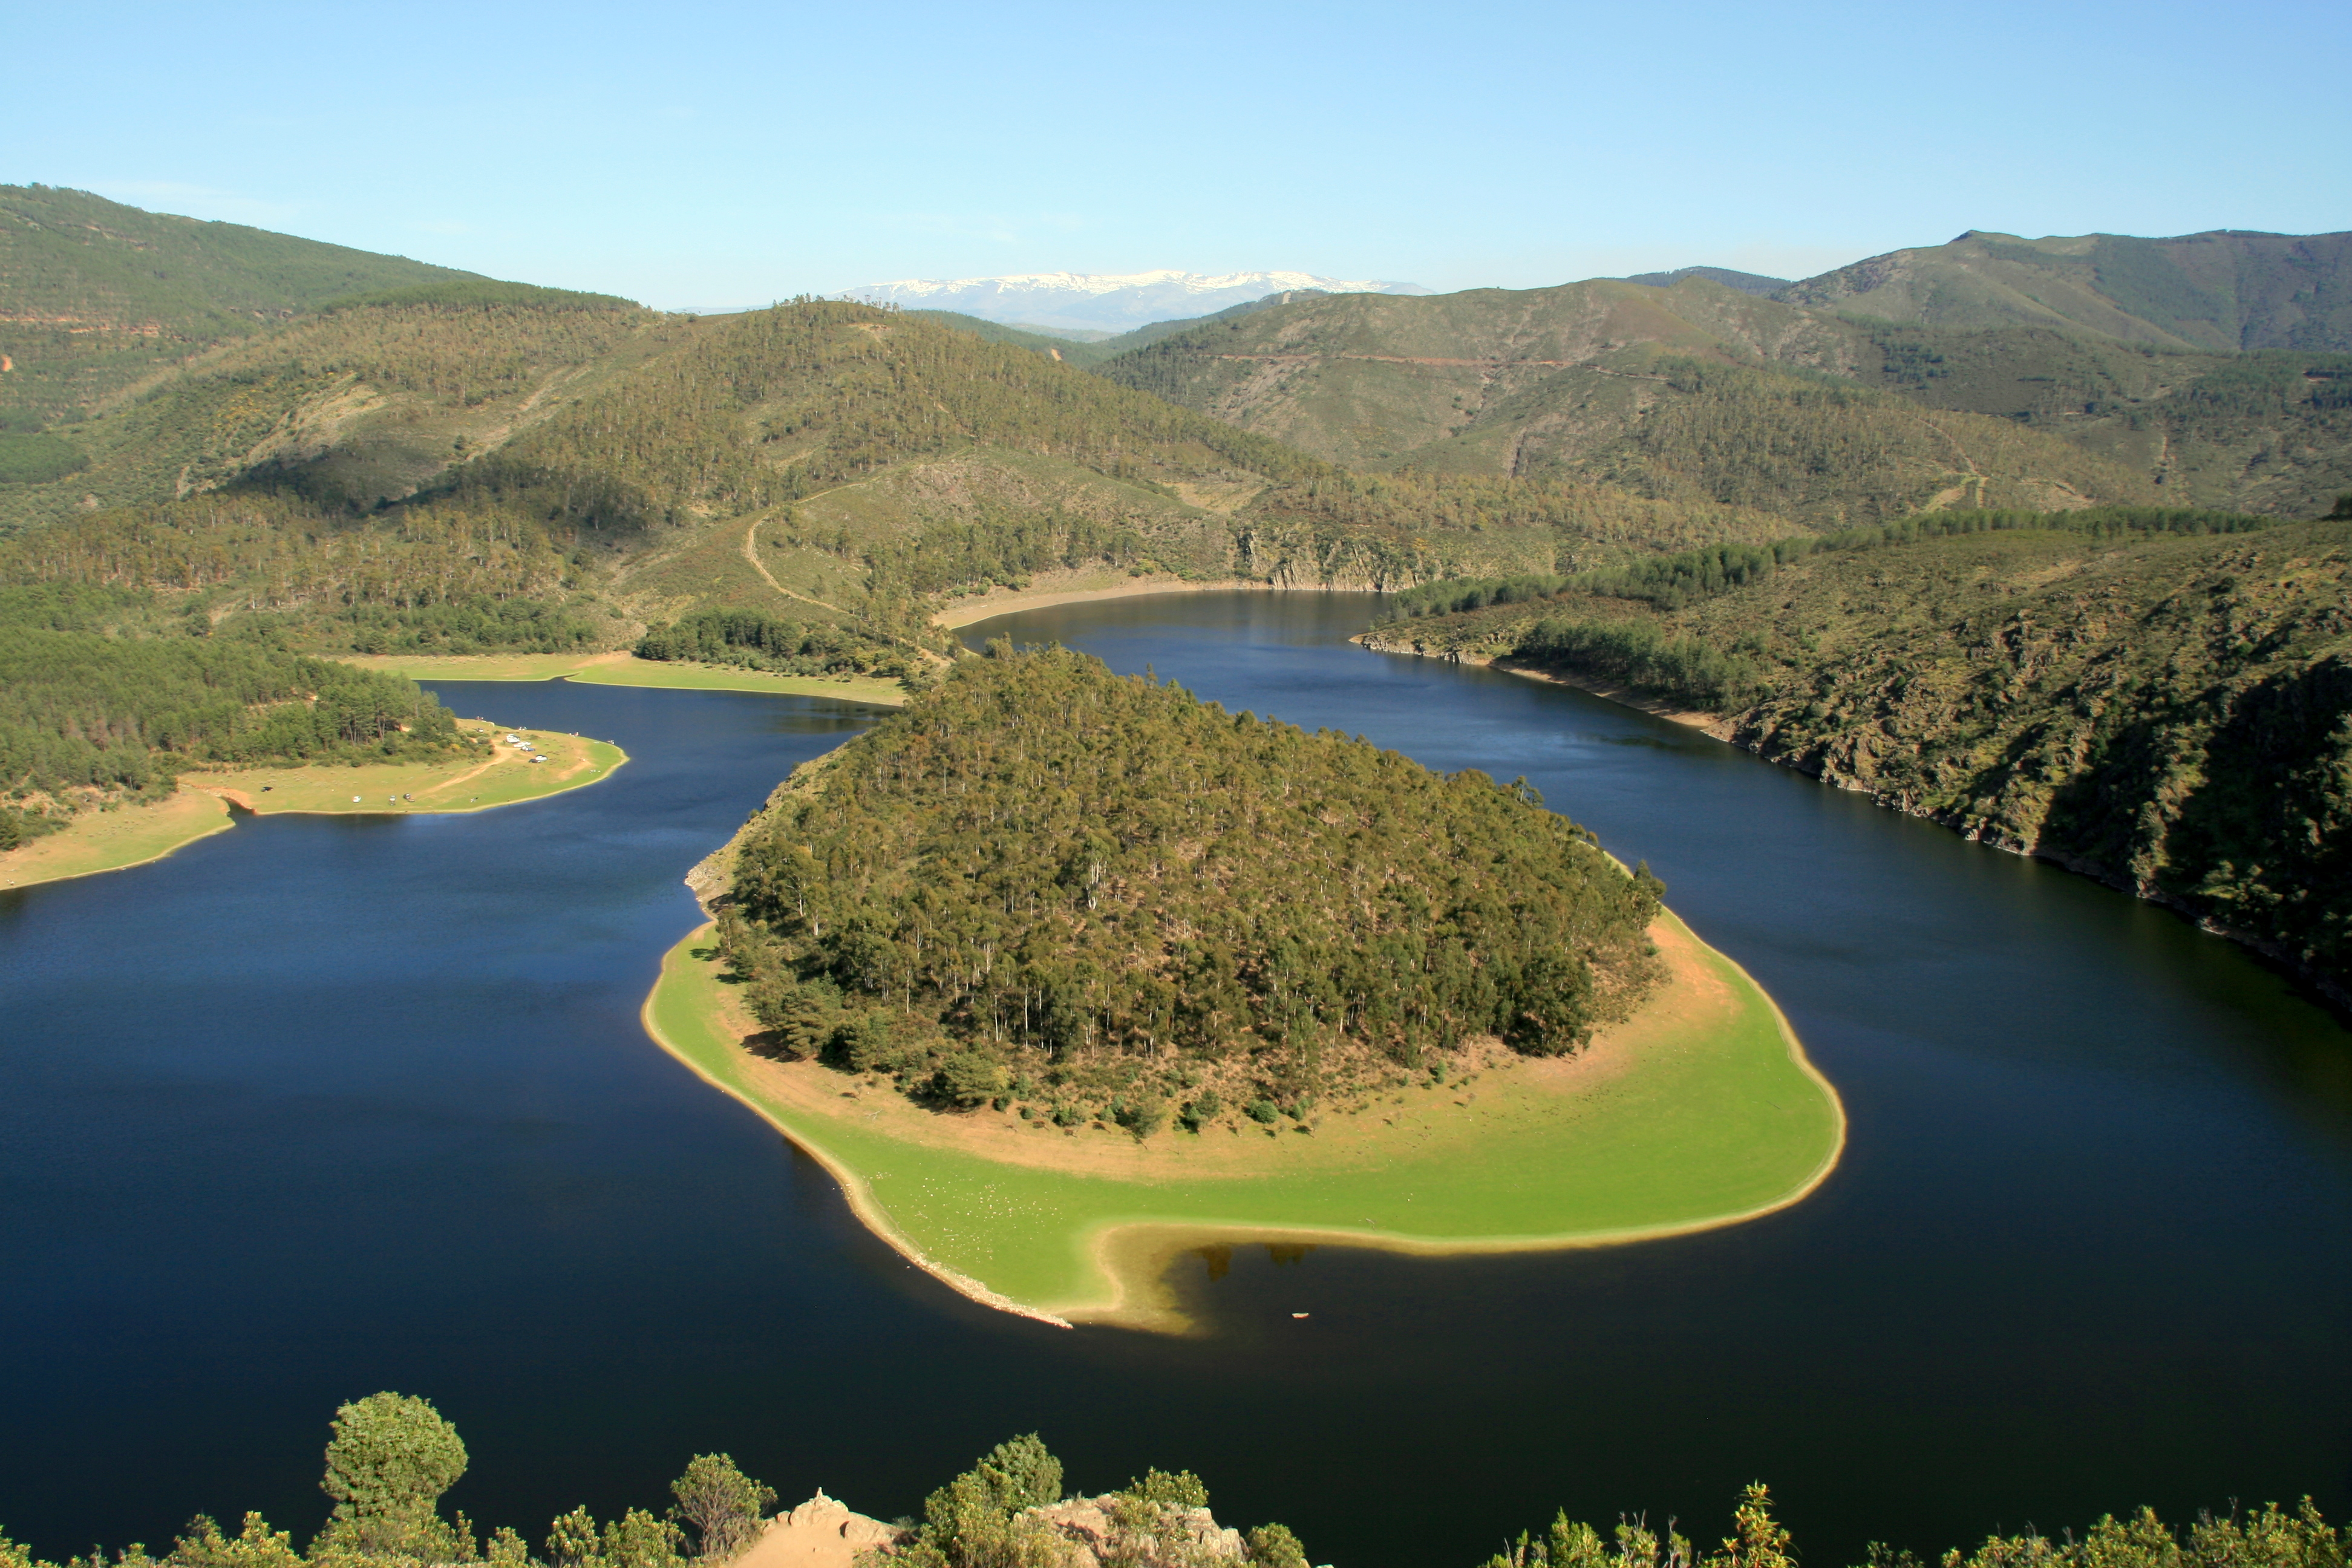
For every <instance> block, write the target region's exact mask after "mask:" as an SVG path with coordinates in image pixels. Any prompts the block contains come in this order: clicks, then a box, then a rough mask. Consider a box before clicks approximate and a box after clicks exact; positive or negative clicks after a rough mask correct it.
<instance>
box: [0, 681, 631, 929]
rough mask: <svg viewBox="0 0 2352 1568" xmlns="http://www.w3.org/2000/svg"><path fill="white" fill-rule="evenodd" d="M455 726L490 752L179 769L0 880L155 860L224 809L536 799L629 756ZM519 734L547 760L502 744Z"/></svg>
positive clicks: (218, 824)
mask: <svg viewBox="0 0 2352 1568" xmlns="http://www.w3.org/2000/svg"><path fill="white" fill-rule="evenodd" d="M457 727H458V728H459V729H461V730H463V731H467V732H469V733H472V734H477V735H487V736H491V737H493V738H494V742H495V743H494V744H493V745H492V747H491V751H490V755H489V756H488V758H487V759H483V758H479V757H460V758H451V759H449V760H447V761H445V762H433V763H362V764H361V765H360V766H357V767H351V766H347V765H338V764H331V763H321V764H317V765H295V764H290V763H279V764H272V765H265V766H261V767H254V768H237V769H225V770H221V771H218V772H213V773H182V774H181V775H180V789H179V792H178V793H177V794H175V795H173V796H172V797H171V798H170V799H168V800H166V801H163V802H162V803H160V804H158V805H130V806H123V807H121V808H119V809H117V810H113V811H94V812H90V813H89V814H87V815H85V816H81V817H79V818H77V819H76V820H75V821H74V822H73V823H72V824H71V825H69V826H67V827H65V828H64V829H62V830H61V831H59V832H57V833H52V834H49V835H47V836H46V837H41V838H37V839H35V840H34V841H33V842H32V843H30V844H28V845H26V846H25V847H22V848H19V849H13V850H10V851H8V852H7V853H6V854H0V886H5V887H29V886H31V885H32V884H34V883H36V882H55V881H59V880H62V879H65V878H68V877H86V876H89V875H90V874H91V873H92V872H95V871H113V870H120V869H121V868H123V867H126V866H136V865H141V864H143V863H144V862H146V861H149V860H158V859H161V858H163V857H164V856H166V855H169V854H170V853H171V852H172V851H173V850H174V849H177V848H179V847H181V846H182V845H184V844H189V843H193V842H194V841H195V840H196V839H199V838H202V837H205V835H207V834H211V833H218V832H219V831H221V830H222V829H223V828H225V827H227V826H230V825H231V822H232V820H233V819H232V818H231V817H230V816H229V814H228V807H229V806H230V805H236V806H239V807H242V808H243V809H245V810H247V811H251V812H255V813H257V814H262V815H267V814H268V813H271V812H340V813H345V814H353V813H366V812H374V813H380V814H385V815H400V814H409V813H434V814H446V813H451V812H464V811H488V810H489V809H490V808H491V807H492V806H499V805H514V804H516V803H517V802H520V801H526V800H539V799H542V798H544V797H545V796H548V795H560V794H562V792H563V791H565V790H568V789H578V788H580V787H582V786H583V785H584V784H594V783H596V782H597V781H598V780H600V779H602V778H604V777H605V776H606V775H607V774H609V773H612V771H613V770H614V768H617V767H619V766H620V765H621V764H622V763H625V762H627V761H628V760H629V759H628V756H627V754H626V753H625V752H623V751H622V750H621V749H620V748H619V747H618V746H614V745H610V744H607V743H606V742H603V741H591V740H583V739H582V738H580V737H579V736H576V735H563V734H558V733H556V732H555V731H547V730H508V729H501V728H499V726H497V725H495V724H491V723H488V722H487V721H483V720H479V719H462V720H459V721H458V726H457ZM509 735H518V736H520V737H521V738H522V739H524V740H526V741H529V742H533V744H534V745H535V746H536V747H537V748H538V752H539V753H540V754H543V755H545V756H546V757H547V758H548V761H546V762H543V763H535V762H532V761H531V760H530V755H531V753H529V752H525V751H523V750H522V749H521V748H520V747H517V746H510V745H508V744H507V743H506V737H507V736H509Z"/></svg>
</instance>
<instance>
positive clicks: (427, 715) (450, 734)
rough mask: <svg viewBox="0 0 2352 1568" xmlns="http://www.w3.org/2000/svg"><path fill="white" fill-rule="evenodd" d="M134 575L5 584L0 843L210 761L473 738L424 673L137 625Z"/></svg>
mask: <svg viewBox="0 0 2352 1568" xmlns="http://www.w3.org/2000/svg"><path fill="white" fill-rule="evenodd" d="M144 597H145V596H144V595H142V594H141V593H140V592H139V591H137V590H130V589H113V590H107V589H92V588H71V587H69V588H56V587H48V588H0V849H5V848H10V847H14V846H15V845H16V844H17V843H19V842H21V841H22V840H23V839H24V838H26V837H28V836H32V835H37V834H39V833H42V832H45V831H47V830H48V829H50V828H53V827H57V826H63V824H64V823H65V822H67V821H68V820H69V819H70V818H71V817H72V816H74V815H76V814H77V813H78V812H79V811H82V810H85V809H88V808H89V807H91V806H98V805H112V804H118V803H121V802H122V801H125V800H135V799H152V798H155V797H157V796H159V795H163V794H167V793H169V792H170V790H171V788H172V784H173V779H174V777H175V776H176V775H177V774H178V773H180V772H181V771H182V770H184V769H187V768H192V767H196V766H200V765H205V764H223V763H226V764H231V765H234V764H240V763H259V762H325V761H337V762H342V761H359V760H363V759H368V760H381V759H386V758H395V757H419V756H438V755H445V754H448V753H451V752H458V751H461V750H463V749H464V748H465V747H466V746H467V744H468V742H467V741H466V740H465V739H464V738H463V737H462V736H460V735H459V733H458V731H457V721H456V720H455V719H454V718H453V717H452V716H451V715H450V713H449V710H447V709H446V708H444V707H442V706H441V703H440V701H439V700H438V699H436V698H435V697H433V696H432V695H431V694H429V693H427V692H425V691H424V690H422V689H420V688H418V687H417V685H416V684H415V682H414V681H409V680H400V679H394V678H393V677H390V676H385V675H378V674H375V673H373V672H371V671H366V670H361V669H355V668H352V667H351V666H349V665H343V664H335V663H331V662H329V661H327V660H323V659H316V658H303V657H301V656H299V655H296V654H289V653H287V652H284V651H283V650H281V649H278V648H276V647H270V646H268V644H266V643H264V642H261V641H258V640H256V639H253V638H249V637H215V636H210V635H191V634H188V633H183V634H182V635H179V636H175V637H146V638H126V637H120V636H116V635H112V634H111V633H110V630H109V629H107V628H108V627H109V626H110V624H111V623H112V622H114V621H115V620H117V619H118V618H119V617H121V616H122V615H124V614H126V613H130V614H136V613H138V612H139V611H141V610H142V609H143V608H144V607H145V605H144V603H143V600H144Z"/></svg>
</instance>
